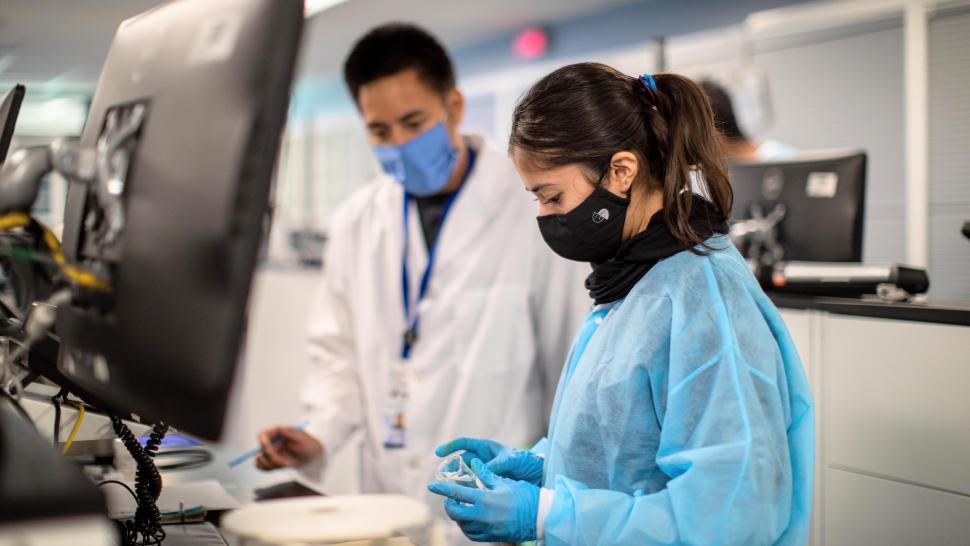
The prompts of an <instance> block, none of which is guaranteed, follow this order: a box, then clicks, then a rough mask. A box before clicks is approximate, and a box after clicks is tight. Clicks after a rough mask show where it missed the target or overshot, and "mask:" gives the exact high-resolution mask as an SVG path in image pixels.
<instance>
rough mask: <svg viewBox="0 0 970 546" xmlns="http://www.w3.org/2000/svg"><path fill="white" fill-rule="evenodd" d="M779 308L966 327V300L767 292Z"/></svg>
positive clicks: (969, 305) (969, 320)
mask: <svg viewBox="0 0 970 546" xmlns="http://www.w3.org/2000/svg"><path fill="white" fill-rule="evenodd" d="M768 297H770V298H771V301H773V302H774V303H775V305H777V306H778V307H780V308H787V309H818V310H820V311H828V312H830V313H836V314H840V315H855V316H863V317H872V318H882V319H890V320H909V321H916V322H931V323H937V324H955V325H958V326H970V301H964V302H935V301H930V302H928V303H889V302H885V301H882V300H878V299H869V298H865V299H857V298H830V297H824V296H800V295H795V294H778V293H772V292H769V293H768Z"/></svg>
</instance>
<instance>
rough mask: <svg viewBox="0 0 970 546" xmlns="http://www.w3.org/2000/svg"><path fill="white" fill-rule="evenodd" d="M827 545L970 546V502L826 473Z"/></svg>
mask: <svg viewBox="0 0 970 546" xmlns="http://www.w3.org/2000/svg"><path fill="white" fill-rule="evenodd" d="M826 486H827V489H826V494H825V499H826V500H825V520H824V522H825V523H824V527H825V545H826V546H848V545H853V544H859V545H862V544H878V545H879V546H896V545H898V546H913V545H914V544H919V545H921V546H936V545H939V546H953V545H961V544H963V545H968V544H970V497H964V496H962V495H955V494H952V493H943V492H939V491H934V490H931V489H925V488H922V487H916V486H913V485H906V484H902V483H898V482H893V481H890V480H883V479H879V478H872V477H869V476H863V475H860V474H855V473H852V472H844V471H841V470H837V469H828V470H827V471H826Z"/></svg>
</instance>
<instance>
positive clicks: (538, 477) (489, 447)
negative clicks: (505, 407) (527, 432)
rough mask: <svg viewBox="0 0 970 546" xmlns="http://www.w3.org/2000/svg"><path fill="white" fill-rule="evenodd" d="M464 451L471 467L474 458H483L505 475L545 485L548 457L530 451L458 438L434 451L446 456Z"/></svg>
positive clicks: (488, 465) (478, 439)
mask: <svg viewBox="0 0 970 546" xmlns="http://www.w3.org/2000/svg"><path fill="white" fill-rule="evenodd" d="M461 450H465V453H463V454H462V456H461V458H462V459H464V460H465V464H467V465H469V466H470V465H471V462H472V461H473V460H475V459H478V460H480V461H483V462H484V463H485V466H486V467H487V468H488V469H489V470H491V471H492V472H493V473H495V474H498V475H499V476H502V477H503V478H510V479H513V480H522V481H526V482H529V483H531V484H532V485H535V486H540V485H542V476H543V469H544V468H545V459H543V458H542V457H540V456H538V455H536V454H535V453H532V452H531V451H523V450H521V449H512V448H509V447H506V446H504V445H502V444H500V443H498V442H496V441H494V440H486V439H482V438H456V439H454V440H452V441H450V442H448V443H445V444H442V445H440V446H438V448H437V449H435V451H434V452H435V455H437V456H439V457H447V456H448V455H451V454H452V453H454V452H456V451H461ZM451 470H454V469H451Z"/></svg>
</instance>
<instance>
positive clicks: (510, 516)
mask: <svg viewBox="0 0 970 546" xmlns="http://www.w3.org/2000/svg"><path fill="white" fill-rule="evenodd" d="M471 467H472V470H473V471H474V472H475V474H477V475H478V477H479V479H481V480H482V483H483V484H485V487H486V488H487V489H475V488H471V487H466V486H464V485H458V484H454V483H444V482H435V483H432V484H430V485H428V490H430V491H431V492H432V493H435V494H437V495H442V496H445V497H448V498H447V499H445V512H446V513H447V514H448V517H449V518H451V519H452V520H454V521H455V523H457V524H458V527H459V528H461V532H462V533H464V534H465V536H466V537H468V538H469V539H471V540H474V541H475V542H511V543H519V542H525V541H528V540H535V538H536V514H537V512H538V511H539V488H538V487H536V486H534V485H532V484H531V483H528V482H523V481H516V480H509V479H507V478H502V477H500V476H496V475H495V474H493V473H492V472H491V471H490V470H489V469H488V468H486V467H485V464H484V463H482V461H480V460H478V459H475V460H473V461H472V464H471Z"/></svg>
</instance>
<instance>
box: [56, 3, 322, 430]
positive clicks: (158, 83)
mask: <svg viewBox="0 0 970 546" xmlns="http://www.w3.org/2000/svg"><path fill="white" fill-rule="evenodd" d="M302 25H303V2H302V1H301V0H180V1H173V2H169V3H165V4H163V5H160V6H158V7H156V8H154V9H152V10H149V11H147V12H145V13H143V14H141V15H138V16H135V17H133V18H131V19H128V20H126V21H124V22H123V23H122V24H121V25H120V27H119V28H118V31H117V33H116V35H115V38H114V41H113V43H112V45H111V49H110V51H109V53H108V57H107V60H106V62H105V65H104V69H103V72H102V74H101V78H100V80H99V82H98V86H97V90H96V92H95V94H94V97H93V100H92V105H91V110H90V113H89V115H88V119H87V123H86V125H85V128H84V132H83V134H82V137H81V146H82V148H83V149H87V150H96V151H97V161H96V162H95V163H96V165H97V172H98V179H97V181H96V182H95V183H94V184H84V183H80V182H78V181H72V182H71V184H70V187H69V190H68V198H67V204H66V212H65V218H64V222H65V224H64V236H63V247H64V252H65V255H66V256H67V258H68V259H69V260H70V261H72V262H75V263H76V264H79V265H80V266H81V267H83V268H85V269H87V270H89V271H93V272H96V273H98V274H99V275H101V276H103V277H106V278H107V279H108V281H109V286H110V291H108V292H106V293H104V292H98V291H95V290H80V289H78V290H77V292H76V293H75V296H74V298H73V300H72V302H71V304H69V305H67V306H62V307H60V308H59V309H58V317H57V323H56V332H57V334H58V335H59V337H60V341H61V351H60V355H59V358H58V368H59V369H60V371H61V372H62V373H63V374H64V375H65V376H66V377H68V378H69V379H70V380H71V381H73V382H76V383H77V384H79V385H81V386H82V387H83V388H84V389H86V390H87V391H88V392H90V393H93V395H94V396H96V397H97V398H98V399H100V401H101V402H102V403H103V404H104V405H106V406H107V407H108V408H109V409H110V410H111V411H113V412H117V413H119V414H128V413H134V414H137V415H138V416H139V417H141V418H143V419H144V420H147V421H149V422H155V421H164V422H165V423H167V424H169V425H171V426H174V427H177V428H179V429H181V430H184V431H186V432H189V433H193V434H195V435H198V436H200V437H203V438H213V439H214V438H217V437H218V436H219V435H220V433H221V430H222V425H223V417H224V413H225V406H226V401H227V398H228V394H229V389H230V386H231V382H232V379H233V375H234V371H235V367H236V362H237V358H238V357H239V353H240V346H241V342H242V340H243V331H244V326H245V322H246V310H247V301H248V296H249V290H250V284H251V280H252V276H253V270H254V268H255V266H256V262H257V256H258V252H259V248H260V245H261V240H262V236H263V232H262V231H263V230H262V225H263V222H264V220H265V217H266V216H267V215H268V214H269V195H270V183H271V178H272V172H273V166H274V163H275V159H276V156H277V151H278V147H279V141H280V133H281V131H282V129H283V126H284V121H285V119H286V115H287V107H288V102H289V96H290V87H291V83H292V79H293V73H294V65H295V59H296V55H297V50H298V46H299V41H300V40H299V38H300V33H301V29H302Z"/></svg>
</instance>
